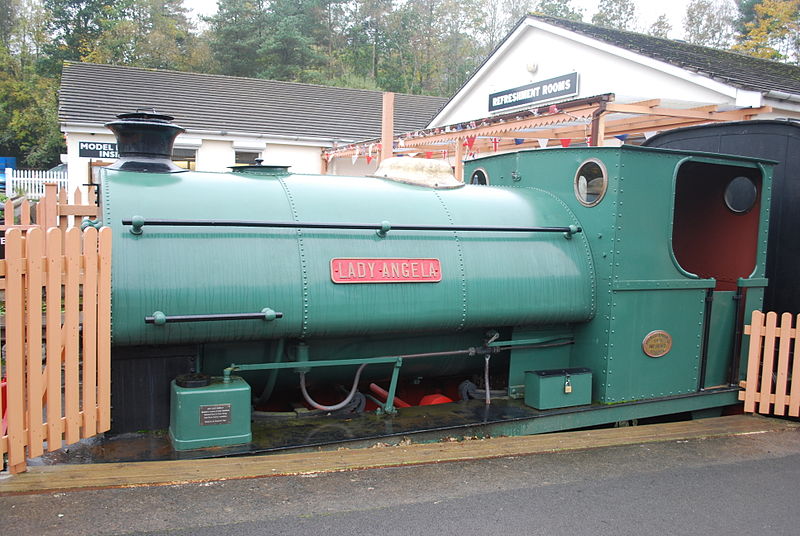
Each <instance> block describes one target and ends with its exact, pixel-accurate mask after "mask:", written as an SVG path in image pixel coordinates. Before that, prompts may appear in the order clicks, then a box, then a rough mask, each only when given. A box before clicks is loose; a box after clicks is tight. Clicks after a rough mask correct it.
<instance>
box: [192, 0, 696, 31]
mask: <svg viewBox="0 0 800 536" xmlns="http://www.w3.org/2000/svg"><path fill="white" fill-rule="evenodd" d="M490 1H492V0H490ZM633 1H634V3H635V4H636V13H637V17H638V20H637V22H638V24H637V28H636V29H637V30H640V31H645V30H647V28H649V27H650V25H651V24H653V22H655V20H656V19H657V18H658V17H659V15H661V14H662V13H664V14H666V15H667V17H669V21H670V24H672V33H671V34H670V37H672V38H680V37H681V36H682V35H683V15H684V14H685V13H686V6H687V5H689V1H690V0H633ZM597 4H598V1H597V0H572V5H573V6H575V7H577V8H579V9H582V10H583V20H585V21H586V22H589V21H590V19H591V18H592V15H594V14H595V12H596V11H597ZM184 5H185V6H186V7H187V8H188V9H189V10H190V11H192V13H194V14H195V15H212V14H214V13H215V12H216V11H217V0H184Z"/></svg>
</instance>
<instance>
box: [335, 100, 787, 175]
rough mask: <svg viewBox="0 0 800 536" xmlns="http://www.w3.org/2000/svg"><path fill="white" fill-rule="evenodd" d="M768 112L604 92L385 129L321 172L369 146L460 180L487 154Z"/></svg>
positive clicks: (341, 150)
mask: <svg viewBox="0 0 800 536" xmlns="http://www.w3.org/2000/svg"><path fill="white" fill-rule="evenodd" d="M387 95H391V94H387ZM388 98H391V97H388ZM384 109H385V104H384ZM770 111H772V109H771V108H770V107H768V106H764V107H760V108H744V109H739V110H724V111H723V110H719V107H718V106H716V105H705V106H697V107H692V108H668V107H665V106H663V105H662V101H661V99H650V100H645V101H640V102H634V103H617V102H614V95H613V94H605V95H598V96H595V97H589V98H584V99H577V100H572V101H566V102H561V103H557V104H552V105H548V106H543V107H538V108H531V109H527V110H518V111H515V112H510V113H506V114H502V115H496V116H492V117H487V118H484V119H479V120H475V121H468V122H463V123H456V124H452V125H447V126H444V127H436V128H431V129H424V130H420V131H415V132H407V133H405V134H401V135H399V136H394V137H392V136H391V135H388V136H387V134H386V128H384V135H383V137H382V139H381V140H365V141H363V142H359V143H354V144H349V145H346V146H344V147H333V148H329V149H324V150H323V152H322V158H323V169H325V170H327V168H328V165H329V162H331V161H332V160H333V159H336V158H353V157H354V156H355V157H359V156H362V155H366V154H367V151H368V149H367V148H368V147H370V146H373V147H376V146H378V144H379V143H380V144H381V148H382V152H381V155H380V157H381V158H385V157H387V156H389V155H391V154H394V155H406V156H411V157H417V158H444V159H447V160H451V161H453V162H454V168H455V175H456V177H459V178H461V176H462V174H463V162H464V160H465V159H466V158H469V157H476V156H478V155H485V154H487V153H494V152H501V151H509V150H517V149H530V148H540V147H548V146H559V145H560V146H564V147H566V146H569V145H592V146H596V145H605V144H606V142H607V140H613V142H614V143H615V144H619V143H621V142H620V141H619V140H618V139H616V140H615V139H614V138H615V137H620V138H621V137H622V136H625V135H627V136H642V135H647V134H649V133H651V132H655V131H661V130H669V129H673V128H679V127H685V126H692V125H699V124H703V123H712V122H722V121H742V120H748V119H750V118H752V117H753V116H755V115H758V114H763V113H768V112H770ZM384 127H386V124H385V123H384ZM389 132H391V131H389ZM390 140H391V141H390ZM389 146H391V147H392V149H391V152H389ZM375 156H378V155H375Z"/></svg>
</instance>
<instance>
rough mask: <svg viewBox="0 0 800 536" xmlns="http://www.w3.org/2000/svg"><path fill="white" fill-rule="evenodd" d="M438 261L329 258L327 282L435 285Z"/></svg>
mask: <svg viewBox="0 0 800 536" xmlns="http://www.w3.org/2000/svg"><path fill="white" fill-rule="evenodd" d="M441 280H442V269H441V263H440V262H439V259H409V258H392V259H369V258H367V259H362V258H357V259H350V258H337V259H331V281H333V282H334V283H336V284H351V283H438V282H439V281H441Z"/></svg>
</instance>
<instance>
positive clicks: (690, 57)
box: [529, 15, 800, 94]
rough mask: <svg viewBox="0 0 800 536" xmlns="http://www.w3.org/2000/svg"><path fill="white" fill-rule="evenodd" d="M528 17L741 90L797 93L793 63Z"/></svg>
mask: <svg viewBox="0 0 800 536" xmlns="http://www.w3.org/2000/svg"><path fill="white" fill-rule="evenodd" d="M529 17H530V18H532V19H536V20H540V21H542V22H545V23H547V24H552V25H553V26H558V27H560V28H564V29H567V30H571V31H573V32H575V33H579V34H581V35H585V36H587V37H591V38H593V39H597V40H599V41H603V42H605V43H608V44H610V45H614V46H618V47H620V48H624V49H626V50H630V51H631V52H635V53H638V54H641V55H643V56H648V57H650V58H653V59H656V60H660V61H663V62H665V63H669V64H671V65H675V66H677V67H681V68H683V69H687V70H689V71H692V72H697V73H699V74H702V75H704V76H706V77H708V78H711V79H714V80H717V81H719V82H723V83H725V84H729V85H731V86H734V87H738V88H741V89H746V90H750V91H759V92H762V93H766V92H768V91H781V92H785V93H792V94H800V67H798V66H796V65H788V64H785V63H780V62H777V61H771V60H764V59H760V58H754V57H752V56H746V55H744V54H738V53H735V52H727V51H724V50H718V49H715V48H709V47H703V46H698V45H692V44H689V43H685V42H682V41H672V40H670V39H661V38H658V37H651V36H649V35H643V34H639V33H634V32H627V31H622V30H612V29H609V28H601V27H600V26H593V25H591V24H586V23H583V22H574V21H569V20H564V19H558V18H554V17H545V16H541V15H529Z"/></svg>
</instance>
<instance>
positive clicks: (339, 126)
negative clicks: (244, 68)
mask: <svg viewBox="0 0 800 536" xmlns="http://www.w3.org/2000/svg"><path fill="white" fill-rule="evenodd" d="M59 97H60V99H59V100H60V103H59V121H60V122H61V130H62V131H63V132H64V135H65V138H66V143H67V155H66V162H65V163H66V164H67V169H68V172H69V180H70V189H74V188H75V187H77V186H79V185H82V184H86V183H87V181H88V180H89V177H90V169H91V168H92V167H93V166H97V165H105V164H108V163H110V162H113V161H114V160H115V159H116V157H117V156H116V142H115V138H114V136H113V134H111V131H109V130H108V129H107V128H105V127H104V126H103V125H104V124H105V123H107V122H109V121H112V120H114V119H115V117H116V116H117V115H118V114H120V113H126V112H134V111H136V110H146V111H152V110H155V111H156V112H158V113H161V114H166V115H171V116H173V117H174V118H175V123H177V124H178V125H180V126H182V127H184V128H185V129H186V132H185V133H184V134H181V135H180V136H178V138H177V140H176V143H175V152H174V154H173V159H174V160H175V161H176V163H177V164H178V165H180V166H182V167H186V168H188V169H195V170H198V171H228V168H229V167H230V166H233V165H236V164H252V163H253V161H254V160H255V159H256V158H260V159H262V160H263V161H264V164H267V165H281V166H290V167H291V169H292V171H295V172H298V173H320V172H322V171H323V166H324V164H325V161H324V160H323V159H322V149H323V148H331V147H335V146H338V145H344V144H348V143H352V142H354V141H358V140H362V139H366V138H373V137H376V136H379V135H380V133H381V119H382V115H381V110H382V99H383V93H382V92H380V91H369V90H362V89H350V88H338V87H328V86H319V85H312V84H299V83H293V82H278V81H274V80H262V79H253V78H240V77H231V76H220V75H211V74H198V73H186V72H178V71H164V70H155V69H143V68H136V67H124V66H118V65H101V64H92V63H65V65H64V68H63V73H62V80H61V89H60V95H59ZM445 102H447V99H445V98H440V97H429V96H420V95H403V94H396V95H395V97H394V131H395V132H396V133H398V134H399V133H402V132H406V131H409V130H414V129H418V128H423V127H425V125H427V123H428V122H429V121H430V120H431V118H432V117H433V116H434V115H435V114H436V112H438V111H439V109H440V108H441V107H442V105H443V104H444V103H445ZM372 167H373V168H374V165H372ZM331 168H332V169H330V170H329V171H331V172H333V173H337V174H364V173H365V171H366V170H367V166H366V161H365V160H364V159H362V160H361V161H360V162H359V161H355V162H353V161H352V160H346V161H345V160H342V161H337V162H334V163H333V164H332V166H331Z"/></svg>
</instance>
